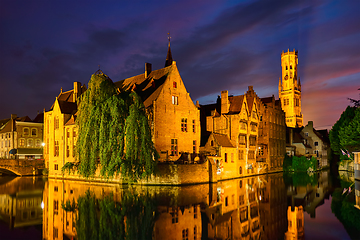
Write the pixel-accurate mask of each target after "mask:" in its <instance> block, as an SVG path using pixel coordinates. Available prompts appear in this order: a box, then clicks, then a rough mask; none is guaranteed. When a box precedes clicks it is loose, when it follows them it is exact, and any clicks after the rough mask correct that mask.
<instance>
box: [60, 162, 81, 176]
mask: <svg viewBox="0 0 360 240" xmlns="http://www.w3.org/2000/svg"><path fill="white" fill-rule="evenodd" d="M78 166H79V162H67V163H65V164H64V166H63V167H62V168H61V172H62V173H63V174H64V173H65V172H66V171H67V172H68V174H70V172H75V170H77V169H78Z"/></svg>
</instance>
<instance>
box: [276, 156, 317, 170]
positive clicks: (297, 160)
mask: <svg viewBox="0 0 360 240" xmlns="http://www.w3.org/2000/svg"><path fill="white" fill-rule="evenodd" d="M283 169H284V171H287V172H292V171H295V172H308V171H310V172H312V171H316V170H317V159H316V158H315V157H311V158H310V159H307V158H306V157H305V156H301V157H297V156H292V157H289V156H287V155H286V156H285V159H284V165H283Z"/></svg>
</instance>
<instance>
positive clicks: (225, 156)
mask: <svg viewBox="0 0 360 240" xmlns="http://www.w3.org/2000/svg"><path fill="white" fill-rule="evenodd" d="M225 162H227V153H225Z"/></svg>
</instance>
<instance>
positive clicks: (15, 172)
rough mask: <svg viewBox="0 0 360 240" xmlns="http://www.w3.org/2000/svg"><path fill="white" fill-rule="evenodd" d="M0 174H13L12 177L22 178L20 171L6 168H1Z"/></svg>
mask: <svg viewBox="0 0 360 240" xmlns="http://www.w3.org/2000/svg"><path fill="white" fill-rule="evenodd" d="M0 173H5V174H11V175H14V174H15V175H17V176H22V174H21V173H19V172H18V171H16V170H14V169H11V168H4V167H0Z"/></svg>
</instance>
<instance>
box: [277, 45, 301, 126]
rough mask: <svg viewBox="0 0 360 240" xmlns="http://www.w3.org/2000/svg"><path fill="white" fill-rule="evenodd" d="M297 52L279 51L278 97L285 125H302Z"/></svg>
mask: <svg viewBox="0 0 360 240" xmlns="http://www.w3.org/2000/svg"><path fill="white" fill-rule="evenodd" d="M297 65H298V52H297V51H295V49H294V51H292V52H290V51H289V50H288V51H287V52H282V53H281V69H282V77H281V78H279V98H280V100H281V103H282V109H283V110H284V112H285V115H286V126H288V127H302V126H303V115H302V113H301V83H300V78H298V72H297Z"/></svg>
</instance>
